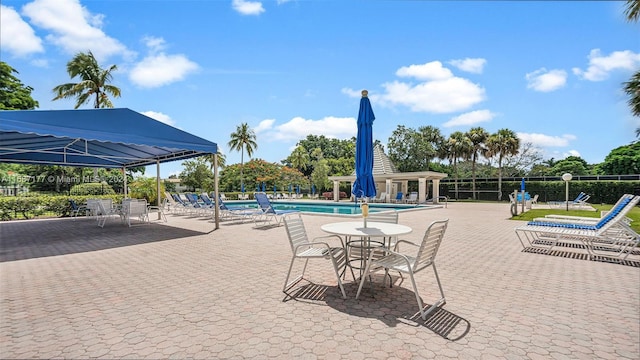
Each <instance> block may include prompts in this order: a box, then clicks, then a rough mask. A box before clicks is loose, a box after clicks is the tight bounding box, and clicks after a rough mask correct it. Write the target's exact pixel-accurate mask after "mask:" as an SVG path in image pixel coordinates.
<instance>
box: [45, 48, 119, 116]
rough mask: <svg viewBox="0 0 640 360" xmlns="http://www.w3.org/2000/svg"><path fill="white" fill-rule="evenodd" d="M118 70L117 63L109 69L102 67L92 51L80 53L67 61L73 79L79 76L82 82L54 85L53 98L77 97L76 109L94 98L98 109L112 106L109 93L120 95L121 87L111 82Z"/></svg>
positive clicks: (94, 104) (114, 95) (95, 106)
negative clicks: (54, 95)
mask: <svg viewBox="0 0 640 360" xmlns="http://www.w3.org/2000/svg"><path fill="white" fill-rule="evenodd" d="M116 70H117V66H116V65H111V66H110V67H109V68H108V69H103V68H101V67H100V65H98V61H97V60H96V58H95V57H94V56H93V53H91V51H89V52H88V53H82V52H81V53H78V54H76V56H74V57H73V59H71V61H69V62H68V63H67V73H69V76H70V77H71V79H73V78H75V77H78V78H79V80H80V82H78V83H66V84H62V85H58V86H56V87H54V88H53V92H54V93H55V94H56V97H54V98H53V100H60V99H68V98H76V99H77V101H76V106H75V107H74V109H77V108H79V107H80V106H81V105H83V104H85V103H88V102H89V101H91V99H93V107H94V108H96V109H98V108H112V107H113V103H111V99H110V98H109V95H108V94H111V95H112V96H113V97H120V89H119V88H118V87H116V86H113V85H110V84H109V83H110V82H111V80H113V75H112V73H113V72H114V71H116Z"/></svg>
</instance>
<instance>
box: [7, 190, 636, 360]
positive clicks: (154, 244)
mask: <svg viewBox="0 0 640 360" xmlns="http://www.w3.org/2000/svg"><path fill="white" fill-rule="evenodd" d="M509 215H510V214H509V208H508V205H506V204H485V203H449V204H448V207H447V208H441V209H431V210H425V211H414V212H407V213H401V214H400V223H402V224H405V225H409V226H411V227H412V228H413V229H414V232H413V233H412V234H410V235H407V236H404V237H403V238H406V239H409V240H416V241H417V240H419V239H420V238H421V236H422V234H423V232H424V230H425V229H426V227H427V225H428V224H429V223H430V222H431V221H432V220H436V219H444V218H449V219H450V224H449V228H448V230H447V233H446V235H445V238H444V241H443V244H442V247H441V249H440V252H439V254H438V257H437V261H436V263H437V266H438V272H439V275H440V278H441V280H442V284H443V287H444V291H445V295H446V297H447V304H446V305H445V306H444V307H443V308H442V309H440V310H438V311H437V312H436V313H435V314H433V315H432V316H430V317H429V318H428V319H427V321H423V320H421V319H420V317H419V316H418V315H417V314H416V313H417V308H416V304H415V297H414V294H413V292H412V290H411V285H410V283H409V281H408V279H407V280H405V281H404V282H402V283H401V282H400V280H399V279H398V278H397V277H396V278H395V280H396V281H395V285H394V287H393V288H389V287H386V288H383V287H382V286H381V282H380V279H381V278H380V277H376V278H375V280H377V282H376V285H375V286H374V291H373V294H374V296H375V297H372V296H371V292H365V293H363V295H362V296H361V299H360V300H355V299H354V297H355V292H356V289H357V286H356V284H355V283H354V282H353V281H347V282H346V285H345V289H346V291H347V296H348V299H346V300H344V299H342V297H341V295H340V292H339V290H338V287H337V283H336V280H335V275H334V274H333V273H332V268H331V266H330V265H329V264H328V263H324V262H322V261H319V262H318V261H316V262H310V264H309V268H308V270H307V271H308V272H307V275H308V277H309V278H310V279H311V280H312V281H313V284H309V283H306V282H302V283H300V284H299V287H298V288H297V291H295V290H294V292H295V294H294V295H296V297H295V299H290V298H287V297H286V295H285V294H283V293H282V291H281V289H282V285H283V282H284V277H285V275H286V272H287V270H288V266H289V261H290V259H291V254H290V251H291V250H290V248H289V244H288V241H287V238H286V234H285V230H284V227H279V228H271V229H267V230H257V229H253V228H252V224H249V223H247V224H226V223H224V222H223V223H222V224H221V228H220V229H219V230H216V231H212V230H213V223H212V222H211V221H210V220H207V219H203V218H189V217H186V216H170V217H169V222H168V223H161V222H158V223H153V224H151V225H142V226H134V227H132V228H128V227H126V226H123V225H122V224H120V223H119V222H117V221H112V222H107V224H106V226H105V227H104V228H103V229H101V228H99V227H98V226H96V225H95V222H94V221H93V220H90V219H77V220H72V219H52V220H30V221H14V222H3V223H0V301H1V302H0V358H74V359H76V358H110V359H112V358H130V359H138V358H148V359H161V358H162V359H163V358H206V359H212V358H229V359H244V358H247V359H267V358H277V359H287V358H292V359H293V358H295V359H299V358H301V359H337V358H349V359H393V358H396V359H425V358H435V357H437V358H473V359H476V358H500V359H502V358H511V359H522V358H531V359H543V358H544V359H548V358H566V359H594V358H599V359H638V358H640V268H638V267H632V266H624V265H619V264H610V263H602V262H593V261H584V260H578V259H568V258H562V257H554V256H546V255H539V254H531V253H525V252H522V247H521V245H520V243H519V241H518V239H517V237H516V235H515V233H514V231H513V229H514V228H515V227H516V226H518V225H521V224H522V222H515V221H510V220H507V218H508V217H509ZM304 220H305V224H306V227H307V231H308V232H309V234H310V235H311V236H320V235H325V234H324V233H322V232H321V230H320V226H321V225H322V224H325V223H329V222H334V221H338V220H339V219H338V218H336V217H330V216H315V215H304ZM336 245H337V244H336ZM347 280H350V279H349V277H348V278H347ZM417 280H418V286H419V289H420V291H421V293H420V294H421V295H422V297H423V299H424V300H425V302H426V303H430V301H432V300H433V299H435V298H436V297H437V294H438V293H437V286H436V285H435V280H434V277H433V275H432V273H431V270H426V271H425V272H421V273H420V274H419V276H418V277H417Z"/></svg>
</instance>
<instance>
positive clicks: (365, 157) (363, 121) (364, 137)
mask: <svg viewBox="0 0 640 360" xmlns="http://www.w3.org/2000/svg"><path fill="white" fill-rule="evenodd" d="M368 94H369V92H368V91H367V90H363V91H362V99H360V111H359V112H358V135H357V137H356V181H355V182H354V183H353V189H352V191H351V193H352V194H353V195H355V196H356V197H374V196H376V183H375V180H374V179H373V129H372V128H373V120H375V118H376V117H375V116H374V115H373V109H371V103H370V102H369V98H368V97H367V95H368Z"/></svg>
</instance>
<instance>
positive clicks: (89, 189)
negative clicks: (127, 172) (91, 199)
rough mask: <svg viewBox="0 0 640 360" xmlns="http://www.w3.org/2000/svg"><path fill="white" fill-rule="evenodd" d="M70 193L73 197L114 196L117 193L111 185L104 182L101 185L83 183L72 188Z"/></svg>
mask: <svg viewBox="0 0 640 360" xmlns="http://www.w3.org/2000/svg"><path fill="white" fill-rule="evenodd" d="M70 193H71V194H73V195H114V194H115V193H116V192H115V191H113V188H112V187H111V185H109V184H107V183H106V182H105V181H103V182H101V183H82V184H78V185H74V186H73V187H72V188H71V190H70Z"/></svg>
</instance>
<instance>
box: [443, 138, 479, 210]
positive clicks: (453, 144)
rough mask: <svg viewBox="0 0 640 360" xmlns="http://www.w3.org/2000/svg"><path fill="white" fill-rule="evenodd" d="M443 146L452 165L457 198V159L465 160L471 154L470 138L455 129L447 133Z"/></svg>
mask: <svg viewBox="0 0 640 360" xmlns="http://www.w3.org/2000/svg"><path fill="white" fill-rule="evenodd" d="M444 146H445V148H446V152H447V156H448V158H449V162H450V163H451V164H452V167H453V175H454V186H455V192H456V199H457V198H458V159H464V160H467V159H468V158H469V156H470V155H471V149H472V144H471V140H469V138H468V137H466V136H465V134H464V133H462V132H461V131H455V132H453V133H451V135H449V138H448V139H447V141H446V143H445V145H444Z"/></svg>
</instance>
